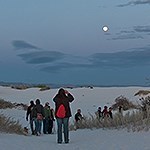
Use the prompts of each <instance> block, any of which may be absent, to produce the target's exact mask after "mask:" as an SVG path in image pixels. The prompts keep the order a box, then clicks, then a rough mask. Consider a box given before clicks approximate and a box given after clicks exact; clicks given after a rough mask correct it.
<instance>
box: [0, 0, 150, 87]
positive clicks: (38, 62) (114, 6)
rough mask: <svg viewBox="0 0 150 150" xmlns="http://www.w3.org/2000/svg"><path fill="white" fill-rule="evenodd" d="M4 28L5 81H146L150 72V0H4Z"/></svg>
mask: <svg viewBox="0 0 150 150" xmlns="http://www.w3.org/2000/svg"><path fill="white" fill-rule="evenodd" d="M103 26H108V28H109V30H108V32H104V31H103V30H102V28H103ZM0 30H1V31H0V69H1V71H0V81H5V82H26V83H56V84H97V85H114V84H115V85H145V84H146V79H147V78H149V77H150V0H135V1H132V0H1V1H0Z"/></svg>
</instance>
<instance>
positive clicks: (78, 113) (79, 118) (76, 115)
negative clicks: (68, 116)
mask: <svg viewBox="0 0 150 150" xmlns="http://www.w3.org/2000/svg"><path fill="white" fill-rule="evenodd" d="M74 118H75V121H76V122H78V121H79V120H82V119H83V116H82V114H81V109H77V112H76V114H75V116H74Z"/></svg>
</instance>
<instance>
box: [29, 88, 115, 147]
mask: <svg viewBox="0 0 150 150" xmlns="http://www.w3.org/2000/svg"><path fill="white" fill-rule="evenodd" d="M73 100H74V97H73V95H72V94H71V93H70V92H68V91H67V90H64V89H63V88H60V89H59V90H58V93H57V94H56V95H55V96H54V98H53V102H54V103H55V111H54V110H53V109H52V108H51V107H50V105H49V103H48V102H46V103H45V106H43V105H42V104H41V103H40V100H39V99H36V101H35V104H34V101H30V106H29V107H28V109H27V113H26V120H27V121H28V120H29V121H30V128H31V132H32V134H33V135H37V136H38V135H40V134H41V129H42V123H43V133H44V134H51V133H52V129H53V122H54V121H55V119H54V117H55V118H56V122H57V143H59V144H61V143H62V142H63V136H62V134H64V142H65V143H69V118H70V117H71V116H72V114H71V109H70V103H71V102H72V101H73ZM95 114H96V116H97V117H98V119H103V118H106V117H109V118H112V119H113V114H112V108H111V107H109V108H108V107H107V106H104V109H103V110H101V107H98V110H97V111H96V113H95ZM74 119H75V123H76V125H78V122H80V120H83V119H84V117H83V115H82V114H81V109H77V112H76V114H75V115H74Z"/></svg>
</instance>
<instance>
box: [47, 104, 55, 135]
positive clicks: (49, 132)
mask: <svg viewBox="0 0 150 150" xmlns="http://www.w3.org/2000/svg"><path fill="white" fill-rule="evenodd" d="M49 109H50V114H51V115H50V118H49V125H48V134H52V130H53V124H54V121H55V119H54V110H53V108H51V107H50V106H49Z"/></svg>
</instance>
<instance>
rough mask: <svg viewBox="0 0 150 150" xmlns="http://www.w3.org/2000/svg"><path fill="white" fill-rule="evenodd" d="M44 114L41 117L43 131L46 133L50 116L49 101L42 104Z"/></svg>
mask: <svg viewBox="0 0 150 150" xmlns="http://www.w3.org/2000/svg"><path fill="white" fill-rule="evenodd" d="M44 114H45V117H44V119H43V133H44V134H47V133H48V128H49V120H50V118H51V112H50V108H49V103H48V102H46V103H45V106H44Z"/></svg>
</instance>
